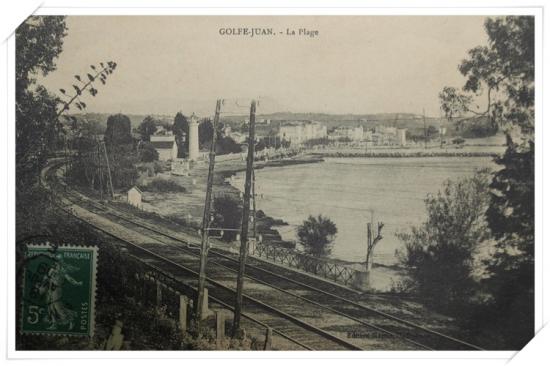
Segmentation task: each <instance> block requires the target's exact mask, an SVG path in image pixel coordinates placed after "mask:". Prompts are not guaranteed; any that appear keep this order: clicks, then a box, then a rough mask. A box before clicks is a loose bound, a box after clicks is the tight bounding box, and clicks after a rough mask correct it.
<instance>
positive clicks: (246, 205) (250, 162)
mask: <svg viewBox="0 0 550 366" xmlns="http://www.w3.org/2000/svg"><path fill="white" fill-rule="evenodd" d="M255 122H256V101H255V100H253V101H252V103H251V104H250V125H249V126H248V156H247V160H246V180H245V184H244V200H243V219H242V226H241V248H240V253H239V274H238V276H237V294H236V298H235V315H234V318H233V337H234V338H235V337H237V336H239V334H240V328H241V324H240V323H241V311H242V306H243V303H242V301H243V281H244V271H245V266H246V255H247V252H248V221H249V219H250V193H251V192H250V191H251V186H252V174H253V167H254V143H255V141H254V139H255V136H254V124H255Z"/></svg>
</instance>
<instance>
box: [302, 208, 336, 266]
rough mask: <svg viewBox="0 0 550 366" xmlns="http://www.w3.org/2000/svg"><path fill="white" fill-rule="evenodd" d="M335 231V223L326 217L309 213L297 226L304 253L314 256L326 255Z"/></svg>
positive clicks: (330, 247)
mask: <svg viewBox="0 0 550 366" xmlns="http://www.w3.org/2000/svg"><path fill="white" fill-rule="evenodd" d="M337 232H338V229H337V228H336V225H335V224H334V222H332V221H331V220H330V219H329V218H328V217H324V216H322V215H319V216H317V217H314V216H311V215H310V216H309V217H308V218H307V220H305V221H304V222H303V223H302V225H300V226H299V227H298V239H299V241H300V243H301V244H302V245H303V246H304V249H305V251H306V253H308V254H311V255H314V256H316V257H321V256H327V255H329V254H330V251H331V249H332V242H333V241H334V238H335V237H336V233H337Z"/></svg>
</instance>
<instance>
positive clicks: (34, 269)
mask: <svg viewBox="0 0 550 366" xmlns="http://www.w3.org/2000/svg"><path fill="white" fill-rule="evenodd" d="M26 255H27V258H26V265H25V270H24V284H23V311H22V319H21V331H22V332H23V333H27V334H29V333H30V334H52V335H53V334H58V335H72V336H90V337H91V336H93V332H94V315H95V313H94V304H95V292H96V288H95V286H96V283H95V279H96V270H97V268H96V267H97V255H98V249H97V247H77V246H60V247H57V248H56V249H52V247H51V246H47V245H29V246H28V251H27V254H26Z"/></svg>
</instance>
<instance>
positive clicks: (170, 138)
mask: <svg viewBox="0 0 550 366" xmlns="http://www.w3.org/2000/svg"><path fill="white" fill-rule="evenodd" d="M151 145H153V147H154V148H155V150H157V152H158V154H159V160H161V161H168V160H174V159H176V158H177V157H178V144H177V143H176V139H175V136H174V135H152V136H151Z"/></svg>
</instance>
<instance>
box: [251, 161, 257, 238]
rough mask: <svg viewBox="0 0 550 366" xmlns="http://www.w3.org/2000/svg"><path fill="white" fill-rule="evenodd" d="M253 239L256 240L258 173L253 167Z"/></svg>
mask: <svg viewBox="0 0 550 366" xmlns="http://www.w3.org/2000/svg"><path fill="white" fill-rule="evenodd" d="M252 237H253V238H254V239H256V172H255V171H254V166H252Z"/></svg>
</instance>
